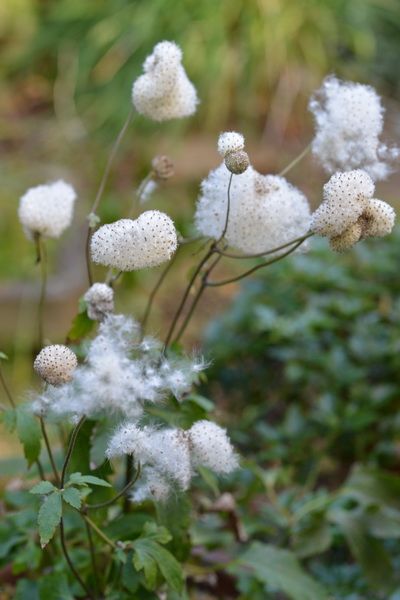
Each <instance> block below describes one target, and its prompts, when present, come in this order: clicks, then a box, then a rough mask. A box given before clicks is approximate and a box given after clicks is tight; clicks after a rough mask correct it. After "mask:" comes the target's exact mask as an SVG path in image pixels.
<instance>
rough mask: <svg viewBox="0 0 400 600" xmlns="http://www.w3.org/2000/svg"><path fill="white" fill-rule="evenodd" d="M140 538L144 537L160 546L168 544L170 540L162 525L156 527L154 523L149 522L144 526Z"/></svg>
mask: <svg viewBox="0 0 400 600" xmlns="http://www.w3.org/2000/svg"><path fill="white" fill-rule="evenodd" d="M141 537H146V538H148V539H151V540H154V541H155V542H159V543H160V544H168V542H170V541H171V539H172V535H171V534H170V532H169V531H168V529H167V528H166V527H164V526H162V525H161V526H159V525H157V523H154V521H149V522H147V523H145V524H144V527H143V534H142V535H141Z"/></svg>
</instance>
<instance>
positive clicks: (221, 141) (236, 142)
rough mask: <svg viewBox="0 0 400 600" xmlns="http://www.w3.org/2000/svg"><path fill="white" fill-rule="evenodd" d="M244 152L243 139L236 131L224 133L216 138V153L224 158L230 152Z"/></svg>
mask: <svg viewBox="0 0 400 600" xmlns="http://www.w3.org/2000/svg"><path fill="white" fill-rule="evenodd" d="M240 150H244V137H243V135H242V134H241V133H238V132H237V131H225V132H224V133H221V135H220V136H219V138H218V152H219V153H220V155H221V156H222V157H223V158H225V156H226V155H227V154H230V153H231V152H239V151H240Z"/></svg>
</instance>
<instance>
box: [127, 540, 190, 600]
mask: <svg viewBox="0 0 400 600" xmlns="http://www.w3.org/2000/svg"><path fill="white" fill-rule="evenodd" d="M133 564H134V565H135V568H136V569H137V570H138V571H140V570H142V569H143V571H144V575H145V578H146V582H147V584H148V586H149V587H150V588H151V589H153V588H154V586H155V584H156V578H157V569H159V571H160V572H161V574H162V576H163V577H164V579H165V581H166V582H167V584H168V585H169V586H170V587H171V589H173V590H174V591H176V592H180V591H182V588H183V575H182V569H181V565H180V564H179V563H178V561H177V560H176V558H175V557H174V556H172V554H171V553H170V552H169V551H168V550H167V549H166V548H163V547H162V546H160V544H159V543H158V542H155V541H154V540H152V539H149V538H139V539H138V540H136V541H135V542H134V555H133Z"/></svg>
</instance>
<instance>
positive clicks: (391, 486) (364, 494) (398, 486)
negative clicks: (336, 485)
mask: <svg viewBox="0 0 400 600" xmlns="http://www.w3.org/2000/svg"><path fill="white" fill-rule="evenodd" d="M342 493H343V495H346V496H351V497H352V498H355V499H356V500H358V501H359V502H360V503H361V504H365V505H371V504H376V505H378V506H387V507H390V508H393V509H395V510H398V511H400V477H399V476H397V475H392V474H389V473H385V472H382V471H376V470H374V469H367V468H364V467H356V468H355V469H353V471H352V473H351V475H350V477H349V478H348V480H347V481H346V483H345V485H344V487H343V492H342Z"/></svg>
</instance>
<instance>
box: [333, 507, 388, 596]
mask: <svg viewBox="0 0 400 600" xmlns="http://www.w3.org/2000/svg"><path fill="white" fill-rule="evenodd" d="M329 518H330V519H331V520H332V521H333V522H334V523H336V524H337V525H339V527H340V529H341V531H342V533H343V535H344V537H345V538H346V540H347V543H348V544H349V546H350V549H351V552H352V554H353V555H354V557H355V558H356V559H357V561H358V562H359V563H360V566H361V568H362V570H363V571H364V574H365V577H366V578H367V580H368V581H369V583H370V585H371V586H372V587H374V588H376V589H378V590H383V589H385V590H387V589H388V587H390V585H391V583H393V570H392V566H391V562H390V558H389V556H388V554H387V552H386V550H385V548H384V547H383V545H382V544H381V542H380V541H379V540H377V539H376V538H373V537H372V536H371V535H369V533H368V519H367V518H366V516H365V515H364V514H363V513H362V512H360V511H359V510H339V509H337V510H335V511H332V512H331V513H329Z"/></svg>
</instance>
